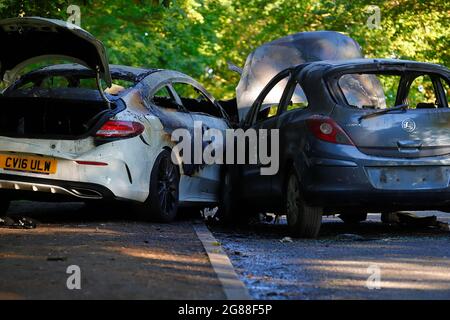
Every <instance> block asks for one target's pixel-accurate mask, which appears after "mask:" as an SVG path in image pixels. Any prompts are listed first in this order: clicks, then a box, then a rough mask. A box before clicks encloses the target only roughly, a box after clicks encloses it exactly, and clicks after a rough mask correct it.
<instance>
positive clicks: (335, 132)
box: [307, 116, 353, 145]
mask: <svg viewBox="0 0 450 320" xmlns="http://www.w3.org/2000/svg"><path fill="white" fill-rule="evenodd" d="M307 123H308V128H309V131H311V133H312V134H314V136H315V137H316V138H318V139H320V140H323V141H326V142H331V143H337V144H348V145H353V142H352V140H351V139H350V137H349V136H348V135H347V134H346V133H345V131H344V130H342V128H341V127H340V126H339V125H338V124H337V123H336V122H335V121H334V120H333V119H331V118H329V117H324V116H312V117H311V118H309V119H308V120H307Z"/></svg>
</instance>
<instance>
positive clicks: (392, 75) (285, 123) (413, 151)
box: [222, 59, 450, 237]
mask: <svg viewBox="0 0 450 320" xmlns="http://www.w3.org/2000/svg"><path fill="white" fill-rule="evenodd" d="M449 88H450V70H449V69H447V68H445V67H443V66H440V65H436V64H430V63H419V62H413V61H402V60H391V59H350V60H340V61H331V60H330V61H316V62H310V63H303V64H300V65H298V66H295V67H292V68H287V69H285V70H283V71H281V72H280V73H278V74H277V75H276V76H275V77H273V79H272V80H271V81H270V82H269V83H268V84H267V85H266V86H265V87H264V89H262V91H261V92H260V94H259V96H258V97H257V98H256V100H255V101H254V103H253V104H252V106H251V108H250V111H249V112H248V113H247V114H246V117H245V118H244V119H243V120H242V121H241V123H240V127H242V128H244V129H248V128H253V129H269V130H271V129H278V130H279V150H280V155H279V156H280V169H279V171H278V173H277V174H276V175H272V176H264V175H261V174H260V171H259V168H260V167H261V165H259V164H255V165H248V164H246V165H235V166H229V167H228V170H227V174H226V176H225V185H224V191H223V197H222V198H223V199H224V201H223V205H224V208H225V209H226V210H225V209H224V210H222V212H225V213H223V214H224V215H225V214H228V215H232V214H235V215H236V214H237V212H242V210H240V211H238V210H236V206H235V205H234V207H233V203H234V204H236V203H245V205H246V206H247V209H248V210H249V211H252V212H261V211H264V212H275V213H278V214H286V215H287V221H288V225H289V228H290V230H291V232H292V234H293V235H294V236H301V237H316V236H317V235H318V233H319V230H320V225H321V219H322V215H332V214H341V217H342V219H343V220H344V221H347V222H359V221H363V220H365V219H366V217H367V212H390V211H394V210H421V209H423V210H425V209H440V210H448V209H449V206H450V187H449V179H450V109H449V94H450V89H449ZM273 90H278V91H280V90H281V91H280V94H278V95H274V94H272V93H273ZM281 92H282V94H281ZM273 97H278V98H277V99H274V98H273ZM280 97H281V98H280ZM269 142H270V143H277V142H276V141H269Z"/></svg>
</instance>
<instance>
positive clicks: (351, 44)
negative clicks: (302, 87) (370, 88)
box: [236, 31, 363, 120]
mask: <svg viewBox="0 0 450 320" xmlns="http://www.w3.org/2000/svg"><path fill="white" fill-rule="evenodd" d="M362 57H363V54H362V52H361V47H360V45H359V44H358V43H357V42H356V41H355V40H353V39H352V38H350V37H348V36H346V35H344V34H341V33H339V32H335V31H315V32H300V33H296V34H293V35H289V36H286V37H283V38H280V39H277V40H274V41H271V42H268V43H265V44H263V45H261V46H259V47H258V48H256V49H255V50H254V51H253V52H251V53H250V54H249V55H248V57H247V60H246V63H245V66H244V68H243V70H242V74H241V78H240V81H239V84H238V86H237V88H236V100H237V106H238V110H239V119H240V120H243V119H245V117H246V115H247V113H248V111H249V110H250V107H251V105H252V104H253V102H254V101H255V100H256V98H257V97H258V95H259V94H260V92H261V91H262V89H263V88H264V87H265V86H266V85H267V84H268V82H269V81H270V80H271V79H272V78H273V77H274V76H275V75H276V74H278V73H279V72H280V71H282V70H284V69H287V68H290V67H293V66H297V65H299V64H302V63H307V62H313V61H320V60H347V59H356V58H362ZM280 96H281V93H280Z"/></svg>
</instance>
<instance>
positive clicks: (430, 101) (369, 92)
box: [338, 72, 449, 109]
mask: <svg viewBox="0 0 450 320" xmlns="http://www.w3.org/2000/svg"><path fill="white" fill-rule="evenodd" d="M338 86H339V89H340V91H341V93H342V95H343V97H344V98H345V102H346V104H347V105H349V106H351V107H355V108H359V109H387V108H391V107H394V106H396V105H399V104H404V103H406V104H407V105H408V108H409V109H433V108H443V107H445V108H447V107H448V106H449V81H448V79H446V78H444V77H443V76H441V75H437V74H428V73H417V72H416V73H398V74H388V73H348V74H344V75H342V76H341V77H340V78H339V79H338ZM442 97H445V98H442Z"/></svg>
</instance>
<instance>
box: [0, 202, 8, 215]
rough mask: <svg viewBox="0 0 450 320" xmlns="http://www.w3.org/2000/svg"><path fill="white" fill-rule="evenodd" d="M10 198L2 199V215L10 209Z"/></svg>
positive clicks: (0, 206)
mask: <svg viewBox="0 0 450 320" xmlns="http://www.w3.org/2000/svg"><path fill="white" fill-rule="evenodd" d="M9 204H10V202H9V200H3V199H1V200H0V215H4V214H5V213H6V212H7V211H8V209H9Z"/></svg>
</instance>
